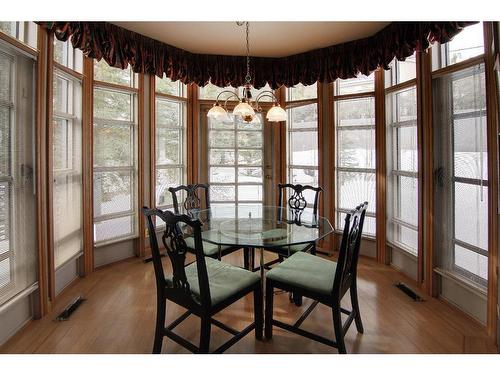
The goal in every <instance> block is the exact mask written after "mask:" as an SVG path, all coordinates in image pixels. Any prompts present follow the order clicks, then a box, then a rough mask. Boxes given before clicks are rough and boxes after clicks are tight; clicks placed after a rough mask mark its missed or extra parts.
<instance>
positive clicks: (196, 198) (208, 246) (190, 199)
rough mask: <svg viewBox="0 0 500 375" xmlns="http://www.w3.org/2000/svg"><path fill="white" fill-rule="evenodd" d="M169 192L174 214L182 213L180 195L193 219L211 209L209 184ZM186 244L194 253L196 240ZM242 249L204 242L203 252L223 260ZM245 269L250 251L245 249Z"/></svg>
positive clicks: (187, 212)
mask: <svg viewBox="0 0 500 375" xmlns="http://www.w3.org/2000/svg"><path fill="white" fill-rule="evenodd" d="M168 191H170V194H172V204H173V206H174V212H175V213H176V214H179V213H180V205H179V196H178V194H179V195H181V197H182V195H185V198H184V202H183V203H182V208H183V211H184V212H185V213H186V214H188V215H190V216H193V217H196V213H197V212H198V211H200V210H202V209H210V185H209V184H189V185H179V186H176V187H169V188H168ZM200 193H201V194H203V195H204V197H205V199H204V202H203V203H202V200H201V199H200ZM185 240H186V243H187V245H188V250H189V252H191V253H193V252H194V240H193V239H192V238H186V239H185ZM240 248H241V247H238V246H220V247H219V246H217V245H214V244H212V243H210V242H207V241H203V251H204V252H205V256H207V257H211V258H217V259H219V260H220V259H221V258H222V257H223V256H224V255H228V254H231V253H233V252H235V251H237V250H239V249H240ZM244 263H245V265H244V268H245V269H247V268H248V249H244Z"/></svg>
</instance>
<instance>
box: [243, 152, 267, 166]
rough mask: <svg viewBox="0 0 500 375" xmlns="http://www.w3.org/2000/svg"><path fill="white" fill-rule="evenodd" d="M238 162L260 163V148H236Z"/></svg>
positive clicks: (244, 163) (245, 163)
mask: <svg viewBox="0 0 500 375" xmlns="http://www.w3.org/2000/svg"><path fill="white" fill-rule="evenodd" d="M238 164H241V165H260V164H262V150H238Z"/></svg>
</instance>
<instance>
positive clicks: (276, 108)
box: [207, 22, 286, 123]
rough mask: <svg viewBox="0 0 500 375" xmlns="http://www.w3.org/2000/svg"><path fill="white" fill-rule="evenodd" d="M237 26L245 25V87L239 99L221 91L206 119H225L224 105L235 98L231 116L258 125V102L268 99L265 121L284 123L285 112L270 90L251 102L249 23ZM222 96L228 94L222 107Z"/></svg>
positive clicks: (232, 94) (226, 91)
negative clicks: (235, 103) (269, 103)
mask: <svg viewBox="0 0 500 375" xmlns="http://www.w3.org/2000/svg"><path fill="white" fill-rule="evenodd" d="M237 24H238V26H242V25H243V24H245V28H246V53H247V74H246V76H245V85H244V86H243V92H242V97H241V98H240V97H239V96H238V94H236V93H234V92H233V91H229V90H223V91H221V92H220V93H219V95H217V98H216V100H215V103H214V105H213V107H212V108H210V110H209V111H208V113H207V117H209V118H212V119H221V118H225V117H226V118H227V117H228V113H227V108H226V104H227V102H228V100H229V99H231V98H232V97H236V99H237V100H238V102H239V103H238V104H237V105H236V107H234V109H233V115H235V116H239V117H241V118H242V119H243V121H245V122H247V123H250V122H252V123H260V120H259V116H258V115H257V113H260V112H262V108H261V107H260V105H259V100H260V99H262V98H264V97H268V98H271V99H272V100H273V102H274V104H273V106H272V107H271V109H269V111H267V114H266V119H267V120H268V121H271V122H280V121H286V112H285V110H284V109H283V108H281V106H280V105H279V103H278V99H277V98H276V96H275V95H274V93H273V92H272V91H271V90H265V91H262V92H260V93H259V94H258V95H257V96H256V97H255V101H253V100H252V92H251V89H252V84H251V81H252V77H251V75H250V43H249V33H250V23H249V22H237ZM223 94H229V95H228V96H227V97H226V100H225V101H224V104H223V106H221V105H220V104H219V98H220V97H221V95H223Z"/></svg>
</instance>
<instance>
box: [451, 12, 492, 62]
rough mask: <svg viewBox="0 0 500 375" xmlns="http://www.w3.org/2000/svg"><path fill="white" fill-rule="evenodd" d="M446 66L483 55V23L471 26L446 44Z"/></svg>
mask: <svg viewBox="0 0 500 375" xmlns="http://www.w3.org/2000/svg"><path fill="white" fill-rule="evenodd" d="M446 50H447V62H448V63H447V65H451V64H456V63H457V62H460V61H464V60H467V59H470V58H471V57H474V56H478V55H481V54H482V53H484V36H483V23H482V22H479V23H477V24H475V25H471V26H468V27H466V28H465V29H464V30H462V31H461V32H460V33H459V34H457V35H456V36H455V37H454V38H453V39H452V40H451V41H450V42H448V43H447V49H446Z"/></svg>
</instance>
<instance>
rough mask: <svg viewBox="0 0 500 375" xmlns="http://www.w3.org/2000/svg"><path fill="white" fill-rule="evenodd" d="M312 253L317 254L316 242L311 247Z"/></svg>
mask: <svg viewBox="0 0 500 375" xmlns="http://www.w3.org/2000/svg"><path fill="white" fill-rule="evenodd" d="M311 254H312V255H316V242H315V243H313V245H312V247H311Z"/></svg>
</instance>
